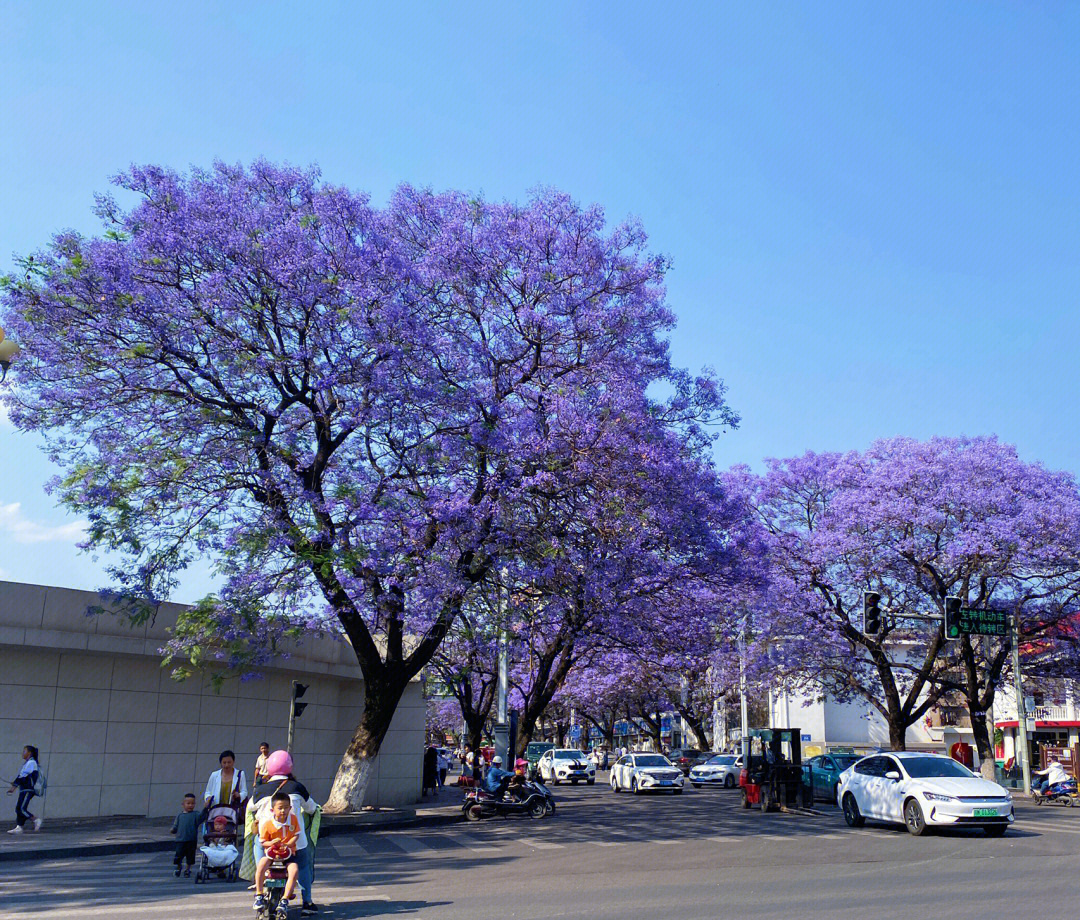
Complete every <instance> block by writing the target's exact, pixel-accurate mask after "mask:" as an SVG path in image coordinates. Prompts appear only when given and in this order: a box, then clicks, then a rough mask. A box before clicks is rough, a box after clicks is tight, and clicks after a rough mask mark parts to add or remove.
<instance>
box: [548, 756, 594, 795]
mask: <svg viewBox="0 0 1080 920" xmlns="http://www.w3.org/2000/svg"><path fill="white" fill-rule="evenodd" d="M537 768H538V769H539V770H540V779H541V780H542V781H543V782H545V783H551V784H552V785H553V786H558V785H559V783H573V784H574V785H575V786H576V785H577V784H578V783H580V782H586V783H588V784H589V785H590V786H591V785H592V784H593V783H595V782H596V764H594V763H592V762H591V761H590V760H589V758H588V757H586V756H585V753H584V752H583V751H579V750H577V749H576V748H554V749H552V750H550V751H547V752H546V753H545V754H544V756H543V757H541V758H540V763H539V764H538V765H537Z"/></svg>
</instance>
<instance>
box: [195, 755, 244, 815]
mask: <svg viewBox="0 0 1080 920" xmlns="http://www.w3.org/2000/svg"><path fill="white" fill-rule="evenodd" d="M218 763H219V764H220V765H221V768H220V769H218V770H215V771H214V772H213V773H211V774H210V779H208V780H207V781H206V791H205V792H204V793H203V798H204V799H205V801H204V802H203V808H210V807H211V806H212V805H231V806H232V807H233V808H239V807H240V804H241V803H242V802H243V801H244V799H246V798H247V794H248V788H247V779H246V778H245V777H244V771H243V770H237V769H236V755H235V754H234V753H233V752H232V751H222V752H221V756H220V757H218Z"/></svg>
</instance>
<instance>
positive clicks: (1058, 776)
mask: <svg viewBox="0 0 1080 920" xmlns="http://www.w3.org/2000/svg"><path fill="white" fill-rule="evenodd" d="M1035 775H1036V776H1045V777H1046V780H1045V782H1040V783H1039V785H1038V789H1039V790H1040V791H1042V790H1043V789H1049V788H1050V787H1051V786H1056V785H1057V784H1058V783H1065V782H1068V780H1069V774H1068V773H1066V772H1065V768H1064V767H1063V766H1062V765H1061V762H1060V761H1057V760H1054V761H1051V762H1050V766H1048V767H1047V768H1046V769H1045V770H1036V771H1035Z"/></svg>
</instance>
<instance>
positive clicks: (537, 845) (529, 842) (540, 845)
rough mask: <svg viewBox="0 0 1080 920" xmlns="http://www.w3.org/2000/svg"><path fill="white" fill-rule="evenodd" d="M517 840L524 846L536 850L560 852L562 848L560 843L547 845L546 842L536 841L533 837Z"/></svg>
mask: <svg viewBox="0 0 1080 920" xmlns="http://www.w3.org/2000/svg"><path fill="white" fill-rule="evenodd" d="M518 839H519V840H520V841H521V842H522V843H524V844H525V845H526V846H530V847H533V848H534V849H537V850H561V849H562V848H563V845H562V844H561V843H548V842H547V841H546V840H537V839H535V838H534V837H520V838H518Z"/></svg>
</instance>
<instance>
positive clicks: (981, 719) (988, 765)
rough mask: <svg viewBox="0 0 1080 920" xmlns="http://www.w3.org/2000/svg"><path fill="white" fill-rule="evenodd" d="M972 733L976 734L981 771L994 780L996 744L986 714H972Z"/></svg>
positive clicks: (984, 776)
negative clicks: (987, 723)
mask: <svg viewBox="0 0 1080 920" xmlns="http://www.w3.org/2000/svg"><path fill="white" fill-rule="evenodd" d="M971 733H972V734H973V735H974V736H975V749H976V750H977V751H978V752H979V772H980V773H981V774H982V775H983V778H985V779H988V780H990V781H991V782H994V781H995V779H996V777H995V773H996V772H997V771H996V770H995V769H994V746H993V742H992V741H991V739H990V732H989V730H988V728H987V725H986V715H985V714H984V713H982V714H980V715H979V716H978V717H977V716H976V715H975V714H974V713H972V715H971Z"/></svg>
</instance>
